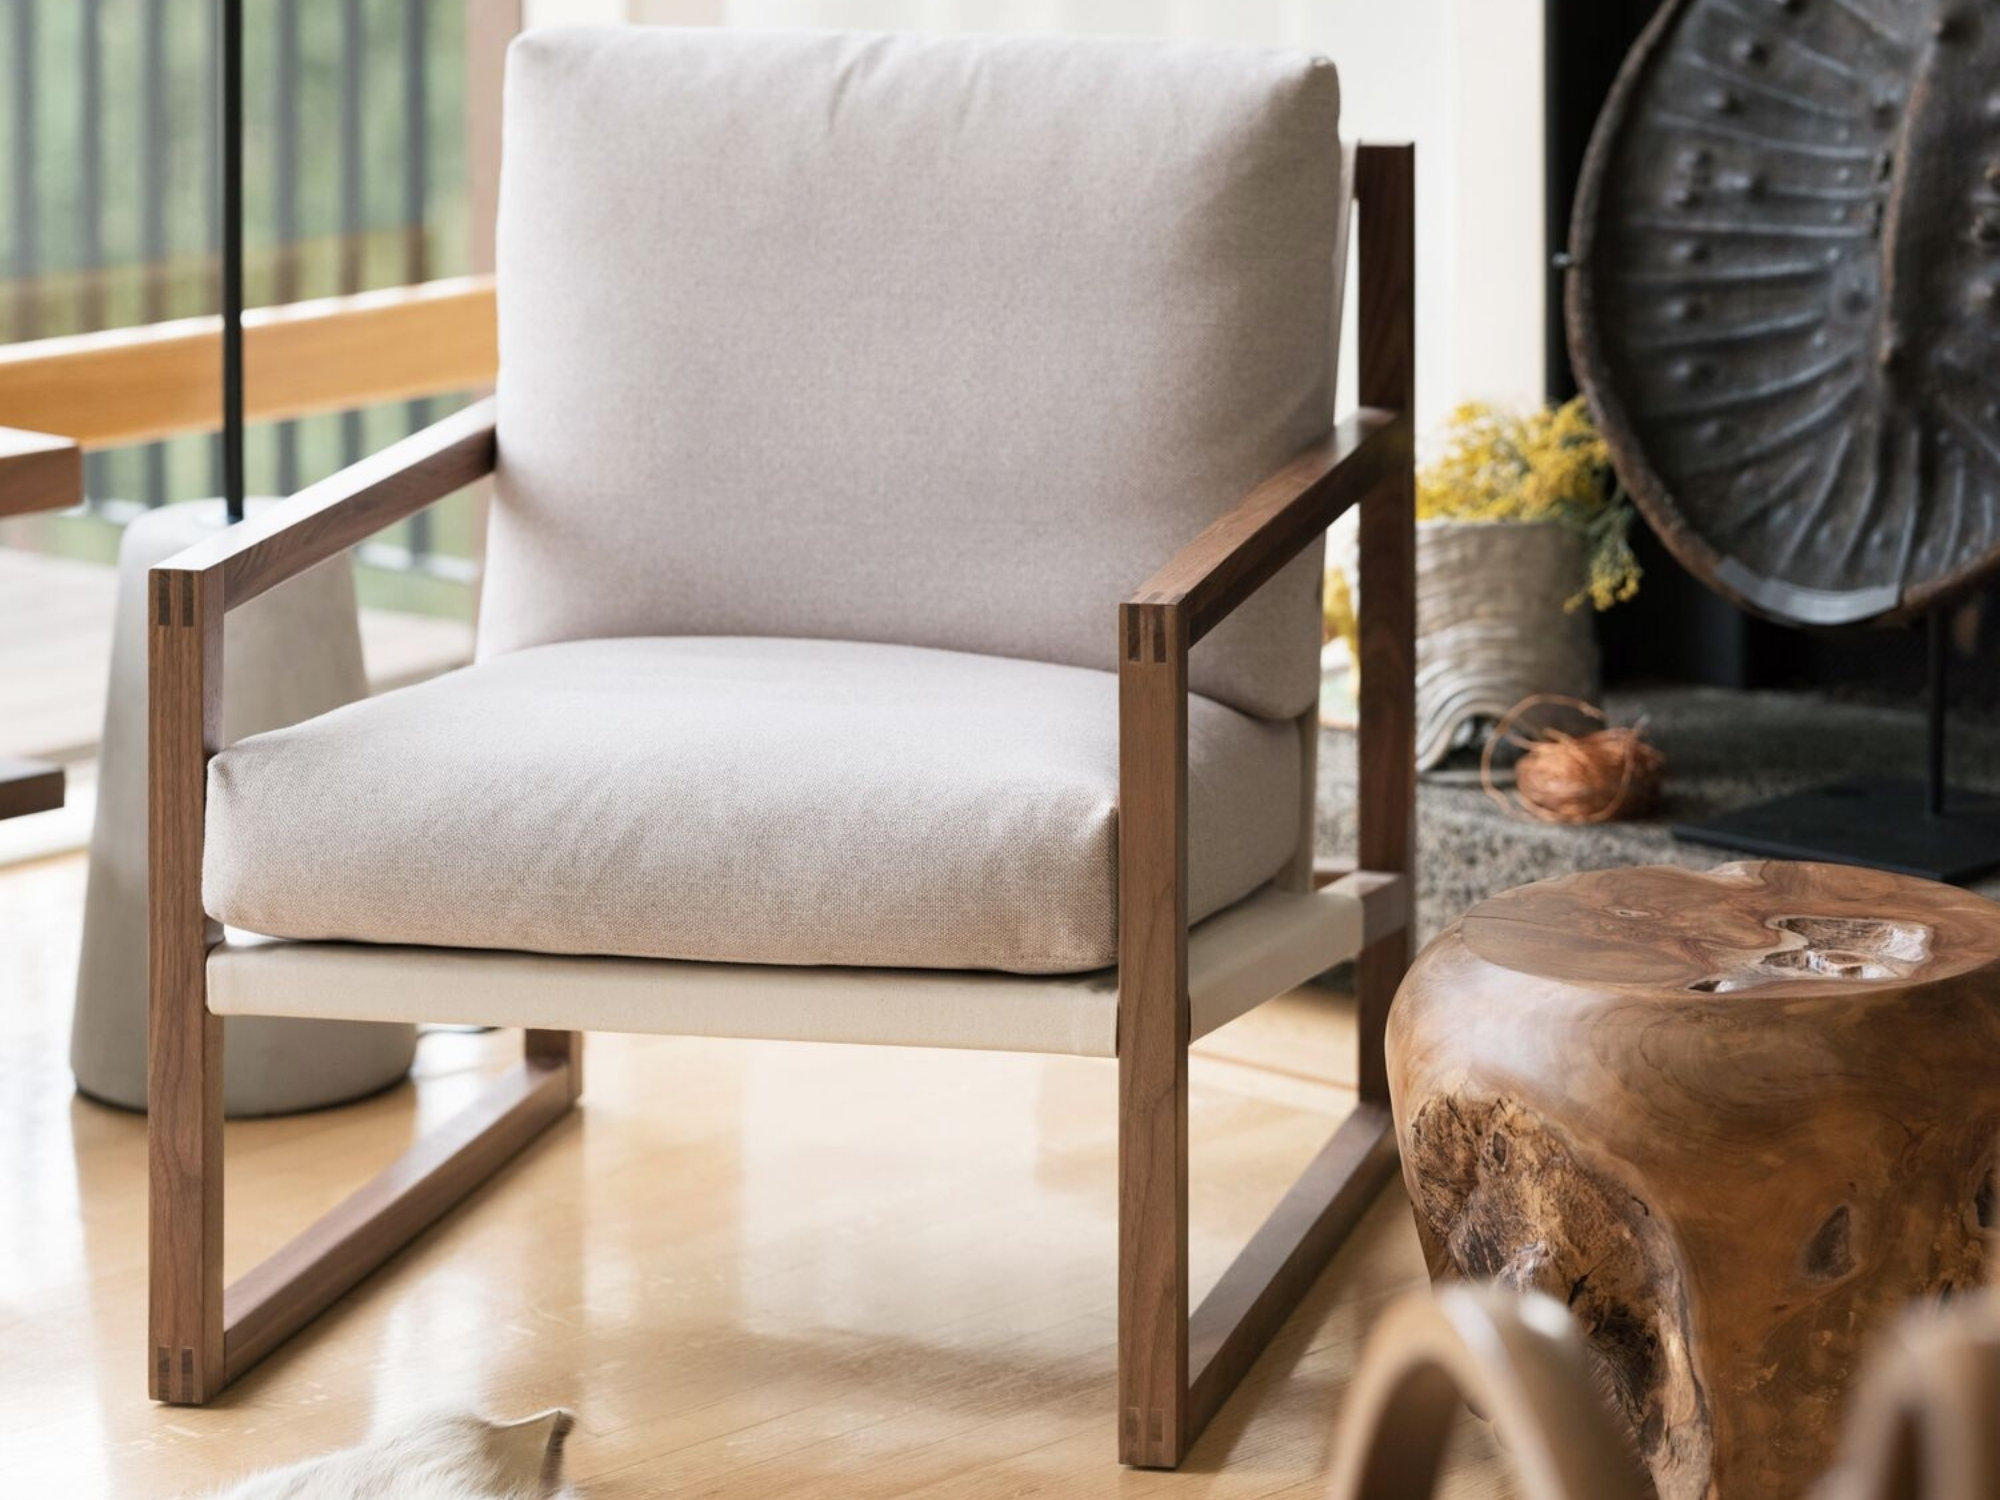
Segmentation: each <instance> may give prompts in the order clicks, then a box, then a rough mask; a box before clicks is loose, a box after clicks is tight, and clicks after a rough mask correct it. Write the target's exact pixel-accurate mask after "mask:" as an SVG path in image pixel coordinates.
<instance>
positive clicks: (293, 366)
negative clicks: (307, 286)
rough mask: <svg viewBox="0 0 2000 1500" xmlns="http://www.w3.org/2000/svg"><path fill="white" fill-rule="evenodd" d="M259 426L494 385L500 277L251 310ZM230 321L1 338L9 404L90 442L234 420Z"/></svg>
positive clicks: (41, 426) (246, 334)
mask: <svg viewBox="0 0 2000 1500" xmlns="http://www.w3.org/2000/svg"><path fill="white" fill-rule="evenodd" d="M243 339H244V358H245V362H246V364H247V366H248V378H249V390H248V408H249V409H248V415H249V418H250V420H252V421H272V420H277V419H281V418H287V417H305V416H312V415H315V414H317V413H320V412H330V411H345V410H349V409H352V408H354V407H357V406H366V405H368V404H370V403H372V402H377V401H402V400H411V399H414V398H416V397H419V396H434V395H441V394H443V393H446V392H450V391H465V390H477V389H480V388H483V387H486V386H490V385H492V384H493V381H494V377H495V375H496V374H497V373H498V370H499V364H500V354H499V339H498V333H497V329H496V326H495V321H494V309H493V279H492V278H491V277H490V276H466V277H459V278H456V279H454V280H449V281H430V282H424V283H422V284H421V285H418V286H405V287H392V288H389V289H387V290H383V291H375V292H359V293H356V294H354V295H353V296H347V297H327V298H323V299H320V300H317V301H312V302H294V303H290V304H287V305H285V306H280V307H262V308H256V309H253V310H252V311H251V312H249V313H248V314H247V315H246V316H245V318H244V327H243ZM221 389H222V324H221V320H220V319H219V318H214V317H205V318H186V319H182V320H180V321H178V322H172V323H152V324H147V325H144V326H142V327H137V328H114V329H107V330H105V331H104V332H101V333H80V334H70V335H67V336H64V337H61V338H51V339H37V340H33V341H31V342H28V343H21V344H10V345H4V346H0V413H4V414H5V420H6V421H7V422H8V423H9V424H10V425H12V426H15V427H28V428H35V429H37V430H39V431H42V432H51V433H61V434H63V435H64V436H65V437H68V438H71V439H73V440H74V441H75V442H76V443H77V444H79V445H80V446H81V447H83V448H85V449H97V448H115V447H118V446H120V445H121V444H125V443H142V442H151V441H152V440H154V439H156V438H164V437H173V436H176V435H177V434H180V433H186V432H212V431H214V430H215V429H216V428H218V427H220V426H221V425H222V396H221Z"/></svg>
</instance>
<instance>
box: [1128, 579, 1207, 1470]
mask: <svg viewBox="0 0 2000 1500" xmlns="http://www.w3.org/2000/svg"><path fill="white" fill-rule="evenodd" d="M1121 624H1122V627H1123V633H1124V649H1123V653H1122V660H1121V664H1120V668H1119V710H1118V711H1119V767H1118V893H1119V895H1118V1410H1119V1423H1118V1456H1119V1461H1120V1462H1121V1463H1126V1464H1130V1465H1134V1466H1137V1467H1142V1468H1167V1469H1170V1468H1173V1467H1174V1466H1176V1465H1177V1464H1179V1463H1180V1461H1181V1458H1182V1457H1183V1456H1184V1455H1185V1453H1186V1452H1187V1447H1188V1444H1189V1443H1190V1442H1192V1441H1193V1437H1194V1433H1193V1430H1192V1429H1193V1426H1194V1423H1193V1420H1192V1416H1191V1413H1190V1409H1189V1401H1188V1073H1187V1054H1188V1029H1189V1023H1188V932H1187V754H1188V752H1187V659H1188V631H1187V620H1186V616H1185V614H1184V613H1183V611H1182V610H1181V609H1180V608H1179V607H1178V606H1174V605H1160V604H1127V605H1125V606H1124V607H1123V612H1122V617H1121Z"/></svg>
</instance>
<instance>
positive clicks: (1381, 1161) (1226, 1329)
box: [1187, 1104, 1396, 1432]
mask: <svg viewBox="0 0 2000 1500" xmlns="http://www.w3.org/2000/svg"><path fill="white" fill-rule="evenodd" d="M1395 1175H1396V1135H1395V1130H1394V1128H1393V1124H1392V1122H1391V1120H1390V1118H1389V1111H1388V1110H1387V1109H1385V1108H1383V1107H1381V1106H1380V1105H1367V1104H1364V1105H1361V1106H1359V1107H1357V1108H1356V1109H1355V1111H1354V1113H1352V1114H1351V1115H1349V1116H1348V1117H1347V1118H1346V1119H1345V1120H1343V1121H1341V1122H1340V1128H1339V1129H1337V1130H1336V1131H1334V1133H1333V1135H1332V1137H1331V1138H1330V1139H1329V1140H1328V1141H1327V1143H1326V1144H1325V1145H1324V1146H1322V1147H1321V1148H1320V1151H1319V1155H1317V1156H1315V1157H1314V1158H1313V1159H1312V1162H1311V1163H1310V1164H1309V1165H1308V1166H1307V1167H1306V1169H1305V1171H1304V1172H1302V1173H1300V1174H1299V1177H1298V1180H1297V1181H1295V1182H1294V1183H1293V1184H1292V1185H1291V1187H1290V1188H1288V1189H1286V1192H1285V1196H1284V1198H1283V1199H1281V1200H1280V1201H1279V1204H1278V1206H1277V1208H1276V1209H1274V1210H1273V1211H1272V1213H1271V1216H1270V1217H1269V1218H1268V1219H1266V1220H1265V1221H1264V1222H1263V1223H1262V1224H1261V1225H1259V1226H1258V1228H1257V1232H1256V1233H1255V1234H1254V1235H1252V1236H1251V1237H1250V1241H1249V1243H1248V1244H1246V1245H1245V1246H1244V1247H1243V1249H1242V1250H1241V1251H1240V1252H1239V1253H1238V1254H1237V1257H1236V1259H1235V1260H1233V1261H1231V1262H1230V1263H1229V1269H1228V1270H1226V1271H1224V1272H1223V1273H1222V1279H1221V1280H1220V1281H1218V1282H1217V1283H1216V1284H1215V1287H1214V1289H1213V1290H1212V1291H1210V1292H1209V1294H1208V1295H1207V1296H1206V1297H1204V1298H1202V1301H1201V1305H1200V1306H1199V1307H1197V1308H1196V1309H1195V1310H1194V1313H1193V1315H1192V1316H1191V1317H1190V1319H1189V1322H1188V1339H1187V1343H1188V1366H1189V1368H1190V1369H1191V1370H1192V1371H1193V1374H1192V1376H1191V1379H1190V1388H1189V1390H1188V1398H1187V1401H1188V1410H1189V1421H1190V1426H1191V1427H1192V1428H1193V1430H1194V1431H1196V1432H1199V1431H1201V1429H1202V1428H1203V1427H1205V1426H1207V1424H1208V1422H1209V1421H1210V1419H1211V1418H1213V1417H1214V1416H1215V1414H1216V1412H1217V1411H1219V1410H1220V1409H1221V1407H1222V1403H1223V1402H1225V1401H1227V1400H1228V1399H1229V1396H1230V1393H1231V1392H1232V1391H1234V1390H1235V1389H1236V1385H1237V1382H1238V1381H1240V1380H1242V1378H1243V1377H1244V1375H1246V1374H1247V1373H1248V1372H1249V1370H1250V1367H1251V1365H1252V1364H1254V1363H1255V1362H1256V1360H1257V1357H1258V1356H1259V1355H1260V1354H1262V1353H1263V1352H1264V1347H1265V1345H1267V1344H1268V1343H1269V1342H1270V1341H1271V1338H1272V1336H1273V1335H1274V1334H1276V1333H1277V1331H1278V1329H1279V1328H1280V1327H1281V1326H1282V1325H1283V1323H1284V1321H1285V1319H1286V1318H1287V1317H1288V1316H1290V1314H1291V1311H1292V1309H1293V1308H1295V1307H1297V1306H1298V1304H1299V1301H1300V1299H1301V1298H1302V1297H1304V1295H1305V1293H1306V1290H1307V1288H1309V1287H1310V1286H1311V1285H1312V1283H1313V1281H1314V1280H1315V1279H1316V1278H1317V1277H1318V1275H1319V1273H1320V1271H1321V1269H1322V1268H1323V1267H1324V1266H1325V1265H1326V1264H1327V1262H1328V1261H1330V1260H1331V1259H1332V1258H1333V1254H1334V1252H1335V1251H1336V1250H1337V1249H1339V1247H1340V1244H1341V1242H1342V1241H1343V1240H1345V1239H1346V1238H1347V1236H1348V1235H1349V1234H1350V1233H1352V1232H1353V1230H1354V1228H1355V1226H1356V1225H1357V1224H1359V1223H1360V1222H1361V1217H1362V1215H1363V1214H1365V1213H1367V1212H1368V1210H1369V1208H1371V1207H1372V1206H1373V1205H1374V1203H1375V1200H1376V1199H1377V1198H1379V1197H1381V1195H1382V1189H1383V1188H1384V1187H1385V1186H1387V1185H1388V1183H1389V1182H1390V1180H1391V1179H1392V1178H1394V1177H1395Z"/></svg>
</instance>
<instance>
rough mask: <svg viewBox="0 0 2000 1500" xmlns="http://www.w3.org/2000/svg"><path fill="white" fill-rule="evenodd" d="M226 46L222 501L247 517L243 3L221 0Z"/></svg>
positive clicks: (236, 516)
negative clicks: (245, 500) (244, 401)
mask: <svg viewBox="0 0 2000 1500" xmlns="http://www.w3.org/2000/svg"><path fill="white" fill-rule="evenodd" d="M217 4H218V6H219V7H220V10H221V22H222V25H221V32H222V36H221V42H222V47H221V51H222V125H221V135H222V141H221V146H222V150H221V157H222V171H221V175H222V222H221V224H220V226H219V228H220V231H221V240H222V499H223V504H224V506H225V507H226V509H227V511H228V514H229V519H230V520H231V521H232V522H234V521H240V520H242V519H243V505H244V498H245V492H244V476H243V0H217Z"/></svg>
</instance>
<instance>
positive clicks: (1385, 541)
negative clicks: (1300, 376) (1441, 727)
mask: <svg viewBox="0 0 2000 1500" xmlns="http://www.w3.org/2000/svg"><path fill="white" fill-rule="evenodd" d="M1415 158H1416V153H1415V148H1414V147H1410V146H1363V147H1362V148H1360V150H1359V152H1358V153H1357V161H1356V184H1355V185H1356V192H1357V196H1358V197H1359V199H1360V203H1361V235H1360V241H1361V245H1360V259H1361V302H1360V317H1361V335H1360V336H1361V368H1360V379H1361V400H1362V402H1363V403H1364V404H1365V405H1368V406H1376V407H1383V408H1386V409H1388V410H1392V411H1397V412H1401V413H1402V414H1403V417H1404V420H1405V422H1406V423H1407V422H1410V421H1411V420H1412V417H1411V413H1412V409H1413V405H1414V401H1415V393H1416V392H1415V382H1416V354H1415V350H1416V322H1415V286H1416V260H1415V255H1416V239H1415V231H1414V211H1415V201H1416V177H1415V172H1416V160H1415ZM1416 548H1417V536H1416V475H1415V471H1414V469H1413V467H1412V460H1411V456H1410V454H1409V453H1408V452H1407V450H1406V451H1405V452H1403V453H1402V454H1401V455H1399V458H1398V461H1397V463H1396V464H1395V465H1394V467H1393V468H1392V469H1391V470H1390V471H1389V472H1388V473H1387V474H1385V475H1384V476H1383V477H1382V478H1381V479H1380V481H1379V482H1378V483H1377V484H1376V485H1375V487H1374V489H1373V490H1372V491H1371V492H1370V494H1369V495H1368V497H1367V498H1366V499H1364V500H1363V501H1362V502H1361V536H1360V552H1361V609H1360V635H1361V660H1360V671H1361V705H1360V706H1361V733H1360V740H1361V744H1360V807H1359V815H1360V816H1359V822H1360V836H1359V844H1360V849H1359V855H1360V865H1361V868H1362V869H1364V870H1375V871H1381V872H1384V873H1389V874H1397V875H1401V876H1403V877H1404V887H1405V889H1406V891H1408V892H1409V893H1411V899H1412V905H1413V906H1414V892H1415V889H1416V805H1417V760H1416V756H1417V749H1416V712H1417V711H1416V629H1417V599H1416ZM1413 931H1414V923H1410V922H1406V923H1405V924H1404V926H1403V928H1402V930H1401V931H1398V932H1393V933H1390V934H1388V935H1387V936H1384V937H1380V938H1377V939H1376V940H1375V941H1373V942H1371V943H1369V944H1368V946H1367V947H1365V948H1363V949H1362V951H1361V953H1360V955H1359V956H1358V957H1357V959H1356V960H1355V966H1354V967H1355V992H1356V996H1357V1001H1358V1004H1359V1006H1360V1013H1361V1025H1360V1038H1361V1074H1360V1079H1361V1097H1362V1099H1363V1101H1364V1102H1366V1103H1370V1104H1387V1103H1388V1102H1389V1079H1388V1072H1387V1068H1386V1065H1385V1063H1384V1061H1383V1050H1382V1037H1383V1031H1384V1028H1385V1027H1386V1026H1387V1024H1388V1017H1389V1005H1390V1002H1391V1001H1393V1000H1394V999H1395V997H1396V986H1397V985H1399V984H1400V983H1402V979H1403V974H1404V972H1405V971H1406V970H1407V969H1408V968H1409V966H1410V957H1411V947H1412V944H1411V937H1412V933H1413Z"/></svg>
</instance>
